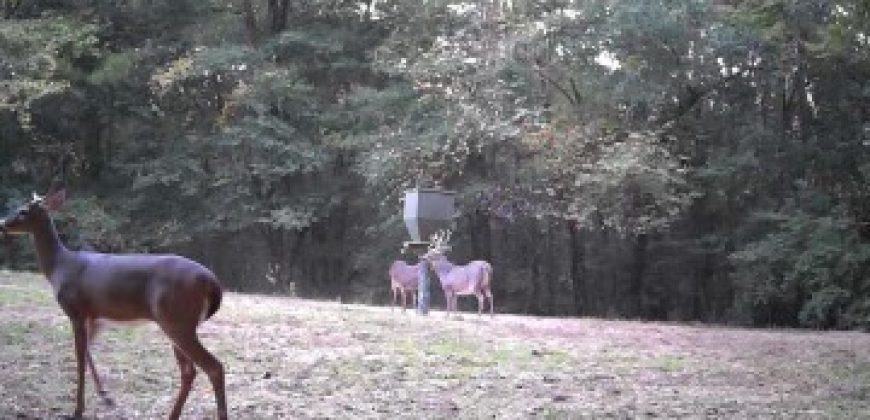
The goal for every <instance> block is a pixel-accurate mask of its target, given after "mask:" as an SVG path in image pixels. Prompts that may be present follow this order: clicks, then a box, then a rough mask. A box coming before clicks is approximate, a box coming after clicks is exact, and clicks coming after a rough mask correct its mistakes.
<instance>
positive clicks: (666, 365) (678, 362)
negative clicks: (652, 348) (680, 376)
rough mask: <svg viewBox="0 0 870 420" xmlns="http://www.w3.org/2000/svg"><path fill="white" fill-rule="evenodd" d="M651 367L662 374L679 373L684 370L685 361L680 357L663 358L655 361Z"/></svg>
mask: <svg viewBox="0 0 870 420" xmlns="http://www.w3.org/2000/svg"><path fill="white" fill-rule="evenodd" d="M653 365H654V366H656V367H657V368H659V369H661V370H662V371H664V372H681V371H683V370H685V368H686V361H685V360H684V359H683V358H682V357H680V356H664V357H660V358H658V359H656V360H655V361H654V362H653Z"/></svg>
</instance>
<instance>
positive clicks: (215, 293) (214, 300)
mask: <svg viewBox="0 0 870 420" xmlns="http://www.w3.org/2000/svg"><path fill="white" fill-rule="evenodd" d="M223 294H224V293H223V290H221V286H220V284H218V282H217V281H214V282H212V283H211V289H210V290H209V291H208V312H206V315H205V319H209V318H211V317H212V315H214V314H215V312H217V311H218V309H220V307H221V298H222V297H223Z"/></svg>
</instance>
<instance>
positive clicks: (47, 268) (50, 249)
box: [33, 218, 69, 280]
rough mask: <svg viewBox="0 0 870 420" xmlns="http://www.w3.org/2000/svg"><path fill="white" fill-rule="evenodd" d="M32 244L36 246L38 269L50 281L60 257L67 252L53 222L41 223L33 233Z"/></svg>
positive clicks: (47, 220) (49, 220)
mask: <svg viewBox="0 0 870 420" xmlns="http://www.w3.org/2000/svg"><path fill="white" fill-rule="evenodd" d="M33 243H34V244H35V245H36V258H37V260H38V261H39V268H40V270H42V272H43V273H44V274H45V276H46V277H48V279H49V280H51V277H52V275H53V274H54V272H55V270H56V269H57V267H58V265H59V264H60V260H61V257H62V256H63V255H64V254H66V253H67V252H69V251H67V249H66V247H64V246H63V243H61V242H60V238H59V237H58V236H57V230H56V229H55V228H54V222H53V221H52V220H51V219H50V218H49V219H46V220H45V221H44V222H43V225H42V226H41V227H40V229H37V230H36V231H34V232H33Z"/></svg>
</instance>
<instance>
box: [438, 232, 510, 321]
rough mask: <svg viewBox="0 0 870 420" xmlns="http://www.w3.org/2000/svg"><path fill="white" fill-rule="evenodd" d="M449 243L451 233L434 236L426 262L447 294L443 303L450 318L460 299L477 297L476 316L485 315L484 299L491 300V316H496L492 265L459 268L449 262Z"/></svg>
mask: <svg viewBox="0 0 870 420" xmlns="http://www.w3.org/2000/svg"><path fill="white" fill-rule="evenodd" d="M449 239H450V232H449V231H448V232H446V233H439V234H435V235H433V237H432V240H431V244H430V246H429V251H428V252H427V253H426V255H425V258H426V259H427V260H428V261H429V263H430V264H431V265H432V271H434V272H435V274H437V275H438V281H440V282H441V289H442V290H443V291H444V301H445V305H446V307H447V308H446V309H447V316H450V312H451V311H455V310H456V303H457V300H458V297H459V296H469V295H474V296H476V297H477V313H478V315H480V314H483V306H484V303H485V299H486V298H488V299H489V313H490V315H493V314H494V313H495V308H494V305H495V304H494V303H493V299H492V265H490V263H488V262H486V261H481V260H476V261H471V262H469V263H468V264H466V265H456V264H453V263H451V262H450V261H449V260H447V257H445V256H444V253H445V252H446V251H447V249H449V248H448V247H447V246H445V244H446V243H447V241H448V240H449Z"/></svg>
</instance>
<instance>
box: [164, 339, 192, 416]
mask: <svg viewBox="0 0 870 420" xmlns="http://www.w3.org/2000/svg"><path fill="white" fill-rule="evenodd" d="M172 350H173V351H174V352H175V360H176V361H177V362H178V370H179V371H181V388H179V389H178V395H177V396H176V397H175V405H174V406H173V407H172V412H171V413H170V414H169V419H170V420H176V419H178V417H179V416H181V408H182V407H184V403H185V402H186V401H187V395H188V394H190V388H191V387H192V386H193V380H194V378H196V366H194V364H193V361H191V360H190V359H189V358H188V357H187V356H186V355H185V354H184V353H183V352H182V351H181V350H179V349H178V347H175V346H174V345H173V346H172Z"/></svg>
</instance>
